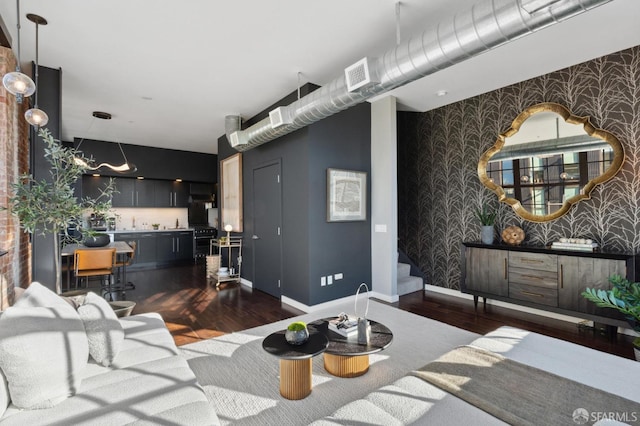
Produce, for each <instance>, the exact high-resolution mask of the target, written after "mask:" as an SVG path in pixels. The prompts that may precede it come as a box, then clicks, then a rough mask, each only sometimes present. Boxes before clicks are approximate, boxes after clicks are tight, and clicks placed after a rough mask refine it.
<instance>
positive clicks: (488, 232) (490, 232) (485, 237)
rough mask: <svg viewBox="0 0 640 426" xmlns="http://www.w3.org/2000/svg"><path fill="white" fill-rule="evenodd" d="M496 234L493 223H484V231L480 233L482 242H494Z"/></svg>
mask: <svg viewBox="0 0 640 426" xmlns="http://www.w3.org/2000/svg"><path fill="white" fill-rule="evenodd" d="M494 234H495V233H494V229H493V225H483V226H482V232H481V234H480V239H481V240H482V243H483V244H493V237H494Z"/></svg>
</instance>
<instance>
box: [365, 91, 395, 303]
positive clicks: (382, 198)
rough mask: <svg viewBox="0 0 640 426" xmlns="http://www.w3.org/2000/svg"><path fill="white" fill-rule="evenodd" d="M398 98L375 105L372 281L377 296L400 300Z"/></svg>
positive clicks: (372, 190)
mask: <svg viewBox="0 0 640 426" xmlns="http://www.w3.org/2000/svg"><path fill="white" fill-rule="evenodd" d="M397 168H398V167H397V125H396V98H395V97H393V96H387V97H384V98H382V99H380V100H377V101H375V102H372V103H371V227H372V228H371V281H372V283H371V284H372V287H373V294H372V296H375V297H377V298H379V299H382V300H384V301H387V302H396V301H397V300H398V171H397Z"/></svg>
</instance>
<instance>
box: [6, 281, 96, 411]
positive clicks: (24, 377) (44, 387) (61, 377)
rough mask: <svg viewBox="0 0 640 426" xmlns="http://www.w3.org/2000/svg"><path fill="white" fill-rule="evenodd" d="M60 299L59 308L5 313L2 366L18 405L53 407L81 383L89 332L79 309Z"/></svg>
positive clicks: (11, 309) (38, 308) (10, 390)
mask: <svg viewBox="0 0 640 426" xmlns="http://www.w3.org/2000/svg"><path fill="white" fill-rule="evenodd" d="M39 291H40V290H37V291H36V292H39ZM47 291H48V290H47ZM27 293H29V290H27V291H26V292H25V295H24V296H23V297H22V298H20V300H19V301H18V302H21V301H22V300H23V299H24V298H25V297H27V296H29V295H28V294H27ZM53 296H56V295H55V294H53ZM56 297H57V296H56ZM32 300H40V301H43V300H46V297H44V298H42V297H40V295H39V296H38V297H35V298H32ZM58 302H59V303H61V305H59V306H55V307H19V306H12V307H10V308H8V309H7V310H6V311H4V313H3V314H2V316H0V369H2V372H3V373H4V375H5V376H6V378H7V382H8V383H9V395H10V397H11V401H12V402H13V404H14V405H15V406H16V407H18V408H23V409H35V408H49V407H53V406H54V405H56V404H58V403H59V402H61V401H63V400H64V399H66V398H67V397H68V396H70V395H73V394H74V393H75V392H76V391H77V390H78V388H79V386H80V380H81V377H82V371H83V369H84V367H85V366H86V365H87V359H88V357H89V354H88V352H89V345H88V343H87V335H86V333H85V331H84V326H83V325H82V321H81V320H80V318H79V317H78V314H77V312H76V311H75V310H74V309H73V308H72V307H71V306H69V305H68V304H67V303H66V302H64V301H62V300H60V299H59V298H58ZM16 305H17V303H16Z"/></svg>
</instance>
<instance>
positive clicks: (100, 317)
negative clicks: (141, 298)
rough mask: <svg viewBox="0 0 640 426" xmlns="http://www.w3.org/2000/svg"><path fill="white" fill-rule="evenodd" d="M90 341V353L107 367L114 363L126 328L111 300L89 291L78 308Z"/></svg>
mask: <svg viewBox="0 0 640 426" xmlns="http://www.w3.org/2000/svg"><path fill="white" fill-rule="evenodd" d="M78 314H79V315H80V318H81V319H82V322H83V323H84V328H85V330H86V332H87V339H88V341H89V354H90V355H91V357H92V358H93V359H94V360H95V361H96V362H97V363H98V364H101V365H104V366H105V367H108V366H110V365H111V364H112V363H113V360H114V359H115V357H116V355H118V352H120V349H121V348H122V343H123V342H124V329H123V328H122V324H120V321H118V317H117V316H116V313H115V312H114V310H113V308H111V305H109V302H107V301H106V300H104V299H103V298H102V297H100V296H98V295H97V294H95V293H87V296H86V297H85V299H84V304H83V305H82V306H80V307H79V308H78Z"/></svg>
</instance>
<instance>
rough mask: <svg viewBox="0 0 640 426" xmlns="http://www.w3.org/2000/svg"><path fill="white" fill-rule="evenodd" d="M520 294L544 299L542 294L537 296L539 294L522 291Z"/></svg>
mask: <svg viewBox="0 0 640 426" xmlns="http://www.w3.org/2000/svg"><path fill="white" fill-rule="evenodd" d="M521 293H522V294H526V295H527V296H535V297H544V294H539V293H531V292H529V291H524V290H522V292H521Z"/></svg>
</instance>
